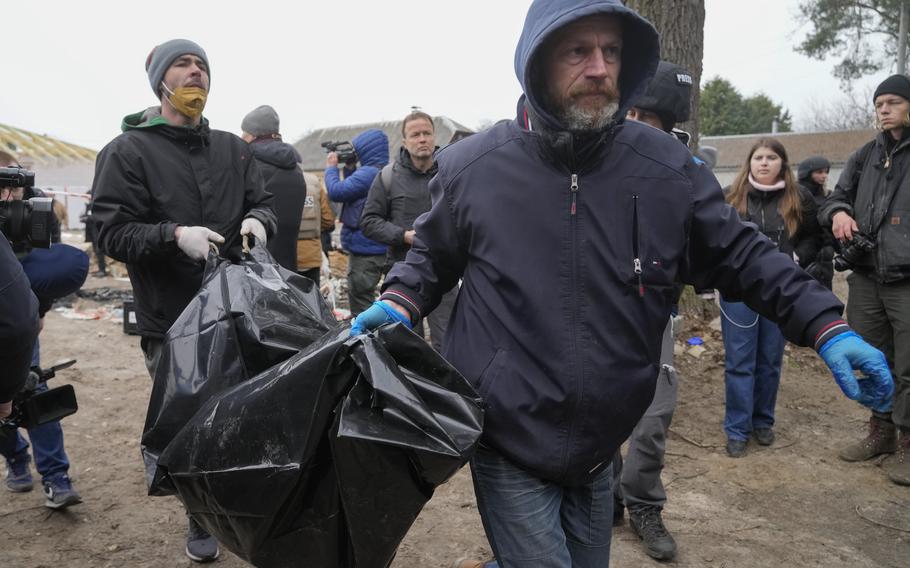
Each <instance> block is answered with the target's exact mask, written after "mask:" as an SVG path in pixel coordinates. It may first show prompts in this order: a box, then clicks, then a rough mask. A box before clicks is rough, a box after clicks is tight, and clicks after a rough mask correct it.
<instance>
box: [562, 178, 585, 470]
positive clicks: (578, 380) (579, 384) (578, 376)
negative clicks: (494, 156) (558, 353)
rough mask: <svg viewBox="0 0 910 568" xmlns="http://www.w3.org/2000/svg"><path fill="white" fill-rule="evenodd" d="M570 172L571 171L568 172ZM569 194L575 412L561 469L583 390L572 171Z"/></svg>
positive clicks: (575, 194) (566, 459) (575, 182)
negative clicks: (579, 349) (579, 345)
mask: <svg viewBox="0 0 910 568" xmlns="http://www.w3.org/2000/svg"><path fill="white" fill-rule="evenodd" d="M570 171H571V170H570ZM569 192H570V193H571V195H572V199H571V203H570V205H569V230H570V236H569V239H570V241H569V246H570V251H569V254H570V255H571V261H570V262H571V264H570V267H569V271H570V273H569V288H570V294H569V295H570V297H571V298H572V308H571V309H572V358H573V360H574V361H575V386H576V393H575V397H576V398H575V412H573V414H572V418H570V419H569V427H568V431H567V432H566V448H565V454H564V456H563V469H564V470H565V468H567V467H568V465H569V461H570V457H571V453H572V450H571V448H572V437H573V434H574V430H575V420H576V419H577V417H578V416H579V414H580V412H581V405H582V398H583V395H584V393H583V389H584V364H583V363H582V361H581V360H580V357H579V351H578V311H579V310H578V296H579V291H578V289H577V288H578V234H577V233H578V216H577V213H578V173H577V172H574V171H572V172H571V176H570V181H569Z"/></svg>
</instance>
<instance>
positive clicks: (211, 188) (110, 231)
mask: <svg viewBox="0 0 910 568" xmlns="http://www.w3.org/2000/svg"><path fill="white" fill-rule="evenodd" d="M145 69H146V71H147V72H148V77H149V85H150V86H151V87H152V91H154V93H155V95H156V97H157V98H158V99H159V102H160V106H157V105H156V106H151V107H149V108H146V109H145V110H142V111H139V112H135V113H132V114H129V115H127V116H126V117H124V118H123V121H122V123H121V125H120V128H121V130H122V131H123V132H122V134H120V135H119V136H117V137H116V138H115V139H114V140H112V141H111V142H110V143H109V144H107V145H106V146H105V147H104V149H102V150H101V152H99V153H98V158H97V161H96V164H95V177H94V182H93V186H92V195H93V196H94V200H93V202H92V221H93V224H94V227H95V230H96V234H97V235H98V246H99V248H100V249H101V250H102V251H103V252H104V253H105V254H106V255H107V256H110V257H112V258H114V259H116V260H119V261H121V262H124V263H126V265H127V268H128V269H129V273H130V281H131V282H132V284H133V297H134V301H135V308H136V320H137V326H138V331H139V334H140V335H141V336H142V341H141V342H140V346H141V348H142V352H143V355H144V358H145V364H146V367H147V368H148V370H149V375H150V376H151V378H152V380H153V381H155V387H154V388H155V389H162V388H164V389H166V388H167V386H166V385H167V381H168V380H170V379H171V378H173V376H172V375H171V374H169V372H168V371H165V370H162V372H158V371H159V362H160V361H161V360H162V359H164V360H169V359H167V357H169V355H168V354H169V349H170V348H171V347H170V344H169V343H168V341H167V340H166V338H167V331H168V329H170V328H171V326H172V325H173V324H174V323H175V322H176V321H177V319H178V318H179V317H180V314H181V313H182V312H183V311H184V309H185V308H186V307H187V306H188V305H189V304H190V302H192V301H193V298H194V297H195V296H196V294H197V293H198V292H199V289H200V287H201V286H202V283H203V277H204V275H205V260H206V258H207V257H208V254H209V251H210V250H211V246H212V245H213V244H215V245H218V248H219V250H220V251H222V254H224V256H225V257H228V256H237V255H238V254H239V253H240V250H241V247H242V245H243V240H244V237H248V236H250V235H251V236H253V237H255V240H254V241H253V242H254V244H255V245H261V246H265V245H267V242H268V238H269V237H270V235H272V234H274V233H275V230H276V219H275V213H274V212H273V211H272V201H273V197H272V196H271V195H269V194H268V193H266V192H265V189H264V183H263V180H262V175H261V174H260V171H259V168H258V166H257V165H256V162H255V160H254V159H253V156H252V153H251V152H250V149H249V147H248V146H247V144H245V143H244V142H243V140H241V139H240V138H239V137H237V136H235V135H233V134H231V133H230V132H225V131H223V130H216V129H213V128H211V127H210V126H209V122H208V120H206V119H205V118H204V117H203V116H202V111H203V109H204V107H205V102H206V100H207V97H208V92H209V73H210V70H209V63H208V57H207V56H206V53H205V51H203V49H202V48H201V47H199V45H197V44H196V43H194V42H192V41H189V40H185V39H175V40H170V41H167V42H164V43H162V44H161V45H158V46H156V47H155V48H154V49H153V50H152V52H151V53H150V54H149V56H148V57H147V58H146V61H145ZM161 366H162V367H163V365H161ZM156 392H157V391H156ZM201 402H202V401H200V403H201ZM150 430H151V428H150ZM145 434H148V432H146V433H145ZM145 434H144V435H143V440H146V438H145ZM143 447H144V448H148V446H147V445H146V442H143ZM144 458H145V459H146V467H147V468H149V470H153V469H154V468H157V467H158V464H157V460H158V454H156V453H155V452H145V451H144ZM188 525H189V526H188V529H187V535H186V549H185V552H186V555H187V556H188V557H189V558H190V559H191V560H193V561H196V562H210V561H212V560H215V559H216V558H218V555H219V549H218V542H217V540H216V538H215V537H213V536H212V535H210V534H209V533H208V532H206V530H205V529H204V528H203V527H202V525H200V524H199V522H197V521H196V519H194V518H192V517H190V518H189V519H188Z"/></svg>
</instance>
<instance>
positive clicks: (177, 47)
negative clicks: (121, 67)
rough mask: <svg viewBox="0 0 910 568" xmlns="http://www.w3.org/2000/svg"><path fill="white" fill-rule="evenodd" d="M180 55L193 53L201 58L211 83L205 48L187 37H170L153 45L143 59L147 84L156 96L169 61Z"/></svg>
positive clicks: (171, 61)
mask: <svg viewBox="0 0 910 568" xmlns="http://www.w3.org/2000/svg"><path fill="white" fill-rule="evenodd" d="M181 55H195V56H196V57H198V58H199V59H201V60H202V62H203V63H205V70H206V73H207V74H208V76H209V83H211V80H212V67H211V66H210V65H209V58H208V56H207V55H206V54H205V50H204V49H202V48H201V47H200V46H199V44H197V43H196V42H193V41H190V40H188V39H172V40H170V41H166V42H164V43H162V44H161V45H157V46H155V47H154V48H153V49H152V51H151V53H149V56H148V58H147V59H146V60H145V70H146V72H147V73H148V75H149V85H151V86H152V90H153V91H154V92H155V96H156V97H158V96H160V95H161V81H162V80H163V79H164V74H165V72H166V71H167V70H168V67H170V66H171V63H173V62H174V60H175V59H177V58H178V57H180V56H181ZM206 90H208V89H206Z"/></svg>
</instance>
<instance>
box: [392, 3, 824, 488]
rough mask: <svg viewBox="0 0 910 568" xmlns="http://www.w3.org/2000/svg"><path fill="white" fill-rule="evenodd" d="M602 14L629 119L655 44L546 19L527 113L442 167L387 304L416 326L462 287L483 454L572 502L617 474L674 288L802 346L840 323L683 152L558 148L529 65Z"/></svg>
mask: <svg viewBox="0 0 910 568" xmlns="http://www.w3.org/2000/svg"><path fill="white" fill-rule="evenodd" d="M597 13H611V14H615V15H617V16H619V17H621V18H622V20H623V25H624V47H623V56H622V57H623V60H622V72H621V75H620V87H621V90H622V99H621V101H620V110H619V112H618V114H617V116H618V117H623V116H625V112H626V109H627V108H628V107H629V101H630V100H632V99H634V97H635V95H636V94H637V93H640V92H641V91H642V89H643V88H644V86H645V85H646V84H647V82H648V81H649V80H650V78H651V75H653V73H654V70H655V69H656V67H657V62H658V53H659V47H658V40H657V33H656V32H655V31H654V28H653V27H651V25H650V24H649V23H647V22H646V21H645V20H644V19H642V18H641V17H640V16H638V15H637V14H635V13H634V12H633V11H631V10H629V9H627V8H626V7H624V6H623V5H622V4H621V3H620V2H619V1H608V0H597V1H594V0H586V1H581V0H548V1H543V0H537V1H535V2H534V3H533V4H532V6H531V8H530V10H529V12H528V17H527V20H526V22H525V26H524V30H523V32H522V36H521V39H520V41H519V44H518V49H517V51H516V56H515V69H516V73H517V75H518V79H519V81H520V82H521V84H522V87H523V90H524V93H525V96H526V98H527V99H526V104H524V105H522V106H521V107H520V108H519V116H518V118H517V119H516V120H514V121H511V122H509V123H505V124H498V125H496V126H494V127H493V128H491V129H489V130H487V131H484V132H481V133H479V134H475V135H474V136H471V137H470V138H467V139H464V140H462V141H459V142H457V143H455V144H453V145H451V146H448V147H447V148H445V149H443V150H442V151H441V152H440V153H439V155H438V160H437V161H438V165H439V171H438V173H437V175H436V177H435V178H433V180H432V181H431V182H430V192H431V194H432V198H433V206H432V208H431V209H430V211H429V212H428V213H427V214H425V215H424V216H422V217H421V218H420V219H418V221H417V223H416V225H415V229H416V231H417V239H416V240H415V244H414V246H413V247H412V248H411V250H410V251H409V252H408V255H407V257H406V260H405V261H404V262H400V263H398V264H396V265H395V267H394V268H393V269H392V270H391V272H390V273H389V275H388V278H387V280H386V283H385V285H384V293H383V296H382V297H383V298H384V299H386V300H392V301H395V302H398V303H399V304H402V305H404V306H407V307H408V308H409V309H411V310H412V314H413V315H415V316H416V315H420V314H425V313H429V312H430V311H432V310H433V308H434V307H435V306H436V305H437V304H438V302H439V300H440V298H441V296H442V294H443V293H444V292H446V291H448V290H449V289H450V288H451V287H452V286H453V285H454V284H455V283H456V281H457V279H458V278H459V277H463V278H464V280H463V283H462V286H461V289H460V293H459V297H458V303H457V304H456V307H455V310H454V312H453V314H452V319H451V320H450V321H449V329H448V332H447V334H446V344H445V347H444V355H445V356H446V358H447V359H448V360H449V361H451V362H452V364H453V365H455V367H456V368H458V370H459V371H461V372H462V373H463V374H464V376H465V377H466V378H467V379H468V381H470V382H471V384H473V385H474V387H475V388H476V389H477V390H478V392H479V393H480V394H481V396H482V397H483V399H484V402H485V405H486V413H485V417H484V437H483V441H484V442H485V443H486V444H488V445H490V446H491V447H493V448H495V449H496V450H498V451H499V452H501V453H502V454H503V455H504V456H505V457H507V458H508V459H509V460H510V461H512V462H513V463H515V464H517V465H518V466H520V467H522V468H524V469H526V470H528V471H530V472H532V473H534V474H535V475H537V476H539V477H541V478H544V479H549V480H553V481H557V482H559V483H563V484H576V483H584V482H587V481H589V480H590V479H592V477H593V476H595V475H596V474H597V473H598V472H599V471H601V470H602V469H603V468H604V467H606V465H607V464H609V463H610V460H611V458H612V457H613V454H614V453H615V452H616V450H617V449H618V448H619V446H620V444H621V443H622V442H623V441H624V440H625V439H626V438H628V436H629V434H630V433H631V432H632V429H633V427H634V426H635V424H636V423H637V422H638V420H639V419H640V418H641V416H642V415H643V413H644V411H645V409H646V408H647V407H648V405H649V404H650V402H651V399H652V398H653V395H654V387H655V384H656V379H657V375H658V371H659V360H660V344H661V335H662V332H663V329H664V327H665V326H666V323H667V318H668V317H669V315H670V308H671V304H672V302H673V299H674V298H673V288H674V283H675V282H676V280H677V279H680V280H681V281H683V282H686V283H689V284H694V285H695V286H697V287H699V288H707V287H717V288H720V289H721V291H722V292H723V293H724V295H725V297H728V298H737V299H744V300H745V301H747V302H748V303H749V304H750V305H752V306H753V307H754V308H755V309H757V310H758V311H759V312H760V313H762V314H763V315H765V316H767V317H769V318H773V319H775V320H777V321H778V322H780V324H781V327H782V329H783V331H784V333H785V335H786V336H787V337H788V338H789V339H791V340H792V341H795V342H797V343H799V344H802V345H805V344H806V343H811V342H812V341H813V339H814V337H815V334H816V333H818V332H819V331H820V330H821V329H822V328H823V326H825V325H826V324H828V323H829V322H833V321H836V320H838V319H839V315H840V312H841V310H842V305H841V303H840V302H839V301H838V300H837V298H835V297H834V296H833V295H831V294H830V293H829V292H828V291H826V290H825V289H824V288H822V287H821V286H819V285H818V284H817V283H816V282H815V281H814V280H812V279H811V278H810V277H809V276H808V275H806V273H805V272H803V271H802V270H800V269H799V268H798V267H797V266H796V264H794V263H793V261H792V260H791V259H790V258H788V257H787V256H786V255H783V254H781V253H780V252H778V251H777V249H776V247H775V246H774V245H773V244H772V243H771V242H770V241H768V239H766V238H765V237H763V236H761V235H760V234H758V233H757V232H756V231H755V230H754V229H752V228H750V227H748V226H746V225H744V224H743V223H742V222H741V221H740V219H739V216H738V215H737V214H736V212H735V211H734V210H733V209H732V208H730V207H729V206H728V205H727V204H726V203H725V202H724V198H723V194H722V193H721V189H720V187H719V186H718V184H717V181H716V179H715V178H714V176H713V175H712V174H711V172H710V171H709V170H708V169H707V168H706V167H704V166H703V165H700V164H697V163H696V162H695V161H693V159H692V156H691V155H690V154H689V152H688V150H687V149H686V148H685V147H684V146H683V145H682V144H680V143H679V142H678V141H677V140H675V139H674V138H673V137H671V136H667V135H666V134H665V133H663V132H661V131H659V130H657V129H654V128H652V127H650V126H648V125H645V124H640V123H636V122H634V121H629V122H625V123H620V124H618V125H614V126H612V127H609V128H607V129H605V130H604V131H603V132H600V133H597V134H596V135H593V136H573V135H571V134H569V133H567V132H562V127H561V125H560V124H559V122H558V121H557V119H555V118H554V117H553V116H552V115H551V114H550V113H548V112H547V111H546V109H545V108H543V106H542V105H541V103H540V101H541V93H539V92H535V91H534V89H533V87H532V82H531V81H530V69H531V64H532V62H533V60H534V59H535V57H537V56H538V53H537V49H538V48H539V47H540V45H541V44H542V43H543V42H544V41H545V40H546V38H547V37H548V36H549V35H550V34H551V33H553V31H554V30H556V29H558V28H560V27H562V26H565V25H566V24H568V23H570V22H572V21H574V20H577V19H579V18H581V17H584V16H588V15H592V14H597ZM531 115H534V116H536V119H535V118H534V117H533V116H532V118H531V121H530V125H529V121H528V120H527V118H528V116H531Z"/></svg>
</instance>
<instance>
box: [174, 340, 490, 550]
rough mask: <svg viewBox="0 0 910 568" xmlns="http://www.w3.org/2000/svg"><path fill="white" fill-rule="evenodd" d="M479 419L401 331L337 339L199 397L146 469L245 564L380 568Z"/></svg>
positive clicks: (435, 357) (434, 357)
mask: <svg viewBox="0 0 910 568" xmlns="http://www.w3.org/2000/svg"><path fill="white" fill-rule="evenodd" d="M482 422H483V412H482V410H481V401H480V399H479V397H478V395H477V393H476V392H475V391H474V390H473V389H472V388H471V386H470V385H469V384H468V382H467V381H466V380H465V379H464V377H462V376H461V375H460V374H459V373H458V372H457V371H456V370H455V369H454V368H453V367H451V365H449V364H448V363H447V362H446V361H445V360H444V359H443V358H442V357H441V356H440V355H439V354H437V353H436V352H435V351H433V349H432V348H430V347H429V346H428V345H427V344H426V343H425V342H424V341H423V340H422V339H420V338H419V337H417V336H416V335H414V334H413V333H412V332H410V331H409V330H407V329H406V328H405V327H403V326H402V325H400V324H396V325H392V326H384V327H382V328H380V329H379V330H377V331H375V332H372V333H369V334H365V335H360V336H355V337H348V330H347V329H346V328H344V329H342V330H333V331H331V332H329V333H327V334H326V335H325V336H324V337H323V338H322V339H320V340H319V341H317V342H316V343H314V344H312V345H310V346H309V347H308V348H307V349H305V350H303V351H301V352H300V353H298V354H296V355H294V356H292V357H291V358H290V359H288V360H286V361H284V362H282V363H279V364H277V365H275V366H273V367H272V368H270V369H268V370H267V371H265V372H263V373H262V374H260V375H259V376H257V377H255V378H253V379H251V380H250V381H247V382H244V383H242V384H240V385H238V386H236V387H234V388H232V389H230V390H228V391H226V392H223V393H221V394H219V395H217V396H215V397H214V398H213V399H211V400H209V401H208V403H206V404H205V405H204V406H203V407H202V408H201V409H200V410H199V412H198V413H197V414H196V415H195V416H194V417H193V418H192V420H190V422H189V423H188V424H187V425H186V426H185V427H184V428H183V429H182V430H181V431H180V432H179V434H177V436H176V437H175V438H174V439H173V441H172V442H171V444H170V445H169V446H168V448H167V449H166V450H165V452H164V453H163V454H162V455H161V459H160V460H159V466H160V467H161V468H162V469H163V470H164V471H166V474H167V476H168V478H169V479H170V481H171V482H172V483H173V486H174V487H175V489H176V490H177V492H178V497H179V498H180V499H181V501H183V503H184V505H185V506H186V509H187V511H188V512H189V513H190V514H192V515H193V517H194V518H195V519H196V520H197V521H199V523H200V524H201V525H202V526H203V527H204V528H205V529H206V530H207V531H208V532H210V533H211V534H212V535H214V536H215V537H216V538H217V539H218V541H219V542H220V543H222V544H223V545H224V546H225V547H226V548H228V549H230V550H231V551H232V552H234V553H235V554H237V555H238V556H240V557H241V558H243V559H245V560H247V561H248V562H250V563H252V564H253V565H255V566H259V567H263V568H272V567H276V568H277V567H289V566H300V567H304V566H306V567H315V568H319V567H325V568H336V567H341V568H374V567H375V568H385V567H387V566H389V565H390V564H391V562H392V559H393V558H394V556H395V551H396V550H397V548H398V545H399V544H400V542H401V540H402V539H403V538H404V536H405V535H406V534H407V531H408V529H409V528H410V526H411V524H412V523H413V521H414V519H416V518H417V515H418V514H419V513H420V510H421V509H422V508H423V506H424V505H425V504H426V502H427V501H428V500H429V499H430V498H431V497H432V495H433V491H434V490H435V488H436V487H437V486H438V485H439V484H441V483H443V482H445V481H446V480H447V479H449V478H450V477H451V476H452V475H454V474H455V472H457V471H458V470H459V469H460V468H461V467H462V466H463V465H464V464H465V463H466V462H467V461H468V460H469V459H470V457H471V455H472V454H473V451H474V446H475V444H476V443H477V441H478V440H479V438H480V434H481V431H482Z"/></svg>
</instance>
